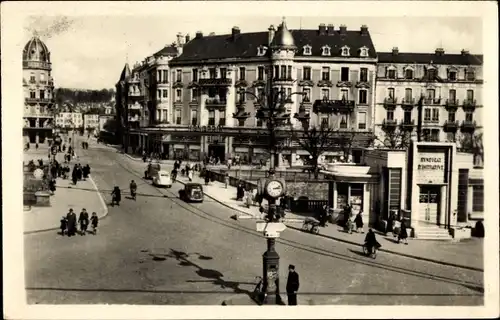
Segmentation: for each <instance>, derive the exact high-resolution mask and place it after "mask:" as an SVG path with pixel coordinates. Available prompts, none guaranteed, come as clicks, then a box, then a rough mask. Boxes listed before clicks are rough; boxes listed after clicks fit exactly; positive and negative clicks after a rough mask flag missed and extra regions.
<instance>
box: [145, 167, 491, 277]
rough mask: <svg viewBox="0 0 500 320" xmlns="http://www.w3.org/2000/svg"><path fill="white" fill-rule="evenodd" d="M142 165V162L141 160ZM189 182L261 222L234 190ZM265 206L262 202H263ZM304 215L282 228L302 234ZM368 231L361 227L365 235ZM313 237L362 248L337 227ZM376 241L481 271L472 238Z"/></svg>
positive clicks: (395, 250) (388, 248) (478, 246)
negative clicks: (200, 186)
mask: <svg viewBox="0 0 500 320" xmlns="http://www.w3.org/2000/svg"><path fill="white" fill-rule="evenodd" d="M141 161H142V160H141ZM177 181H179V182H180V183H183V184H184V183H187V182H188V178H187V177H182V176H181V175H179V176H178V178H177ZM193 182H196V183H200V184H202V185H203V190H204V192H205V195H206V196H208V197H209V198H212V199H213V200H215V201H217V202H219V203H220V204H222V205H224V206H226V207H228V208H231V209H233V210H235V211H236V212H237V214H236V218H237V219H256V220H257V219H262V218H263V217H262V214H261V213H260V212H259V207H258V206H251V207H250V208H247V207H246V206H245V205H244V203H243V202H242V201H236V199H235V198H236V188H235V187H232V186H228V187H227V189H226V188H225V186H224V184H223V183H221V182H218V181H214V182H210V183H209V185H208V186H206V185H205V180H204V179H203V178H200V177H199V173H198V172H197V173H195V174H194V175H193ZM263 204H264V205H265V200H264V202H263ZM305 217H306V216H305V215H299V214H296V213H290V212H287V214H286V220H287V221H286V222H285V224H286V225H287V227H288V228H289V229H294V230H296V231H300V232H302V230H301V228H302V223H303V221H304V219H305ZM367 230H368V228H367V226H365V231H367ZM317 236H320V237H325V238H329V239H332V240H335V241H340V242H344V243H348V244H351V245H356V246H362V244H363V243H364V238H365V234H361V233H359V234H358V233H356V232H353V233H352V234H348V233H346V232H344V231H343V230H342V228H341V227H339V226H337V225H333V224H329V225H328V226H327V227H325V228H321V229H320V232H319V234H318V235H317ZM377 240H378V241H379V242H380V244H381V245H382V248H380V251H381V252H386V253H391V254H397V255H401V256H405V257H408V258H413V259H417V260H423V261H428V262H433V263H439V264H444V265H449V266H455V267H460V268H465V269H469V270H475V271H483V268H484V267H483V241H482V239H477V238H472V239H468V240H463V241H461V242H454V241H432V240H418V239H412V238H410V239H409V241H408V243H409V244H408V245H404V244H397V241H395V239H394V238H393V236H392V234H388V235H387V236H384V235H383V234H377Z"/></svg>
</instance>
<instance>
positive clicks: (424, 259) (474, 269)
mask: <svg viewBox="0 0 500 320" xmlns="http://www.w3.org/2000/svg"><path fill="white" fill-rule="evenodd" d="M287 227H289V228H290V229H294V230H296V231H301V232H302V230H301V229H299V228H296V227H293V226H290V225H287ZM318 236H320V237H324V238H328V239H332V240H334V241H339V242H344V243H348V244H352V245H355V246H359V247H362V246H363V245H361V244H359V243H357V242H354V241H349V240H345V239H339V238H335V237H332V236H328V235H324V234H321V233H319V234H318ZM379 251H382V252H387V253H390V254H395V255H400V256H403V257H407V258H411V259H416V260H421V261H427V262H432V263H436V264H441V265H445V266H450V267H456V268H461V269H467V270H472V271H479V272H484V270H483V269H481V268H476V267H471V266H464V265H460V264H455V263H452V262H446V261H440V260H436V259H431V258H424V257H420V256H416V255H411V254H408V253H402V252H397V251H392V250H387V249H384V248H380V249H379Z"/></svg>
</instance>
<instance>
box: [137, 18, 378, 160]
mask: <svg viewBox="0 0 500 320" xmlns="http://www.w3.org/2000/svg"><path fill="white" fill-rule="evenodd" d="M178 43H182V44H183V46H182V47H181V48H182V52H181V54H180V55H179V56H178V57H176V58H174V59H172V60H171V61H170V62H169V68H170V71H171V72H170V74H171V77H170V80H171V88H172V89H171V90H172V93H171V95H170V97H171V99H170V102H171V106H172V109H171V118H169V120H170V119H171V121H170V125H168V126H165V127H164V128H161V129H160V128H144V129H138V130H133V131H132V132H131V133H132V134H134V135H148V136H149V138H150V139H151V138H152V137H155V138H153V139H156V141H158V142H161V152H162V153H163V154H164V155H166V156H168V157H170V158H172V157H178V156H186V155H188V156H190V157H191V158H193V159H199V158H202V157H204V156H207V155H214V156H217V157H219V158H220V159H221V160H224V159H227V158H230V157H234V156H236V155H239V156H240V158H241V159H247V161H249V162H255V160H257V159H261V158H266V157H267V151H266V149H267V146H268V144H269V141H268V138H267V137H266V135H267V129H266V123H265V120H263V119H259V118H257V117H256V115H257V111H258V110H259V109H260V108H261V107H263V106H261V105H260V104H259V102H258V100H257V99H256V97H262V95H263V92H264V90H267V89H266V87H267V88H269V85H271V86H272V90H280V91H284V92H285V93H286V99H285V108H286V114H287V117H289V119H290V123H291V124H292V125H294V126H295V127H297V128H300V127H301V126H302V123H300V122H299V121H298V120H297V119H295V118H294V115H295V114H298V115H299V118H301V116H304V115H307V114H310V115H311V116H310V118H311V119H310V120H311V121H312V122H316V123H318V122H319V121H321V122H322V123H329V124H330V125H331V126H333V127H336V128H338V129H339V130H353V131H361V132H368V131H369V130H370V128H371V127H373V120H374V116H373V112H374V103H375V95H374V85H375V72H376V62H377V55H376V52H375V48H374V46H373V43H372V40H371V37H370V34H369V31H368V28H367V27H366V26H362V27H361V29H360V30H347V27H346V26H343V25H342V26H340V28H339V29H335V28H334V26H333V25H328V26H326V25H324V24H321V25H319V27H318V29H315V30H303V29H301V30H288V28H287V26H286V23H285V22H284V21H283V23H282V24H281V25H280V26H279V27H278V28H277V30H276V29H275V28H274V26H271V27H269V29H268V30H267V31H265V32H252V33H241V31H240V29H239V28H238V27H233V28H232V30H231V34H225V35H208V36H204V35H203V33H202V32H197V33H196V36H195V37H194V38H193V39H187V41H185V44H184V39H182V36H178ZM167 77H168V76H167ZM270 77H271V79H270ZM242 91H247V93H244V92H242ZM248 92H250V93H248ZM251 93H252V94H251ZM299 93H300V94H299ZM300 106H302V108H301V107H300ZM304 119H305V118H304ZM141 141H142V140H141ZM141 141H140V145H139V146H140V147H143V148H148V146H147V145H145V144H143V143H141ZM297 154H304V155H305V154H307V152H305V151H304V150H299V149H298V148H297V147H296V146H295V147H293V146H290V147H289V148H287V149H285V150H283V152H281V154H280V156H279V157H278V160H277V161H278V165H279V164H281V163H283V160H285V159H286V160H288V162H293V161H294V159H296V155H297Z"/></svg>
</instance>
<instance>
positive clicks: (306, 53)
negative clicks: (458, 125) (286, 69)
mask: <svg viewBox="0 0 500 320" xmlns="http://www.w3.org/2000/svg"><path fill="white" fill-rule="evenodd" d="M304 55H305V56H310V55H311V47H310V46H304Z"/></svg>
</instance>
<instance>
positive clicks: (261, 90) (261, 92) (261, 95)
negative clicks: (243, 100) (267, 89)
mask: <svg viewBox="0 0 500 320" xmlns="http://www.w3.org/2000/svg"><path fill="white" fill-rule="evenodd" d="M257 97H259V100H262V99H263V98H264V88H257Z"/></svg>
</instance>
